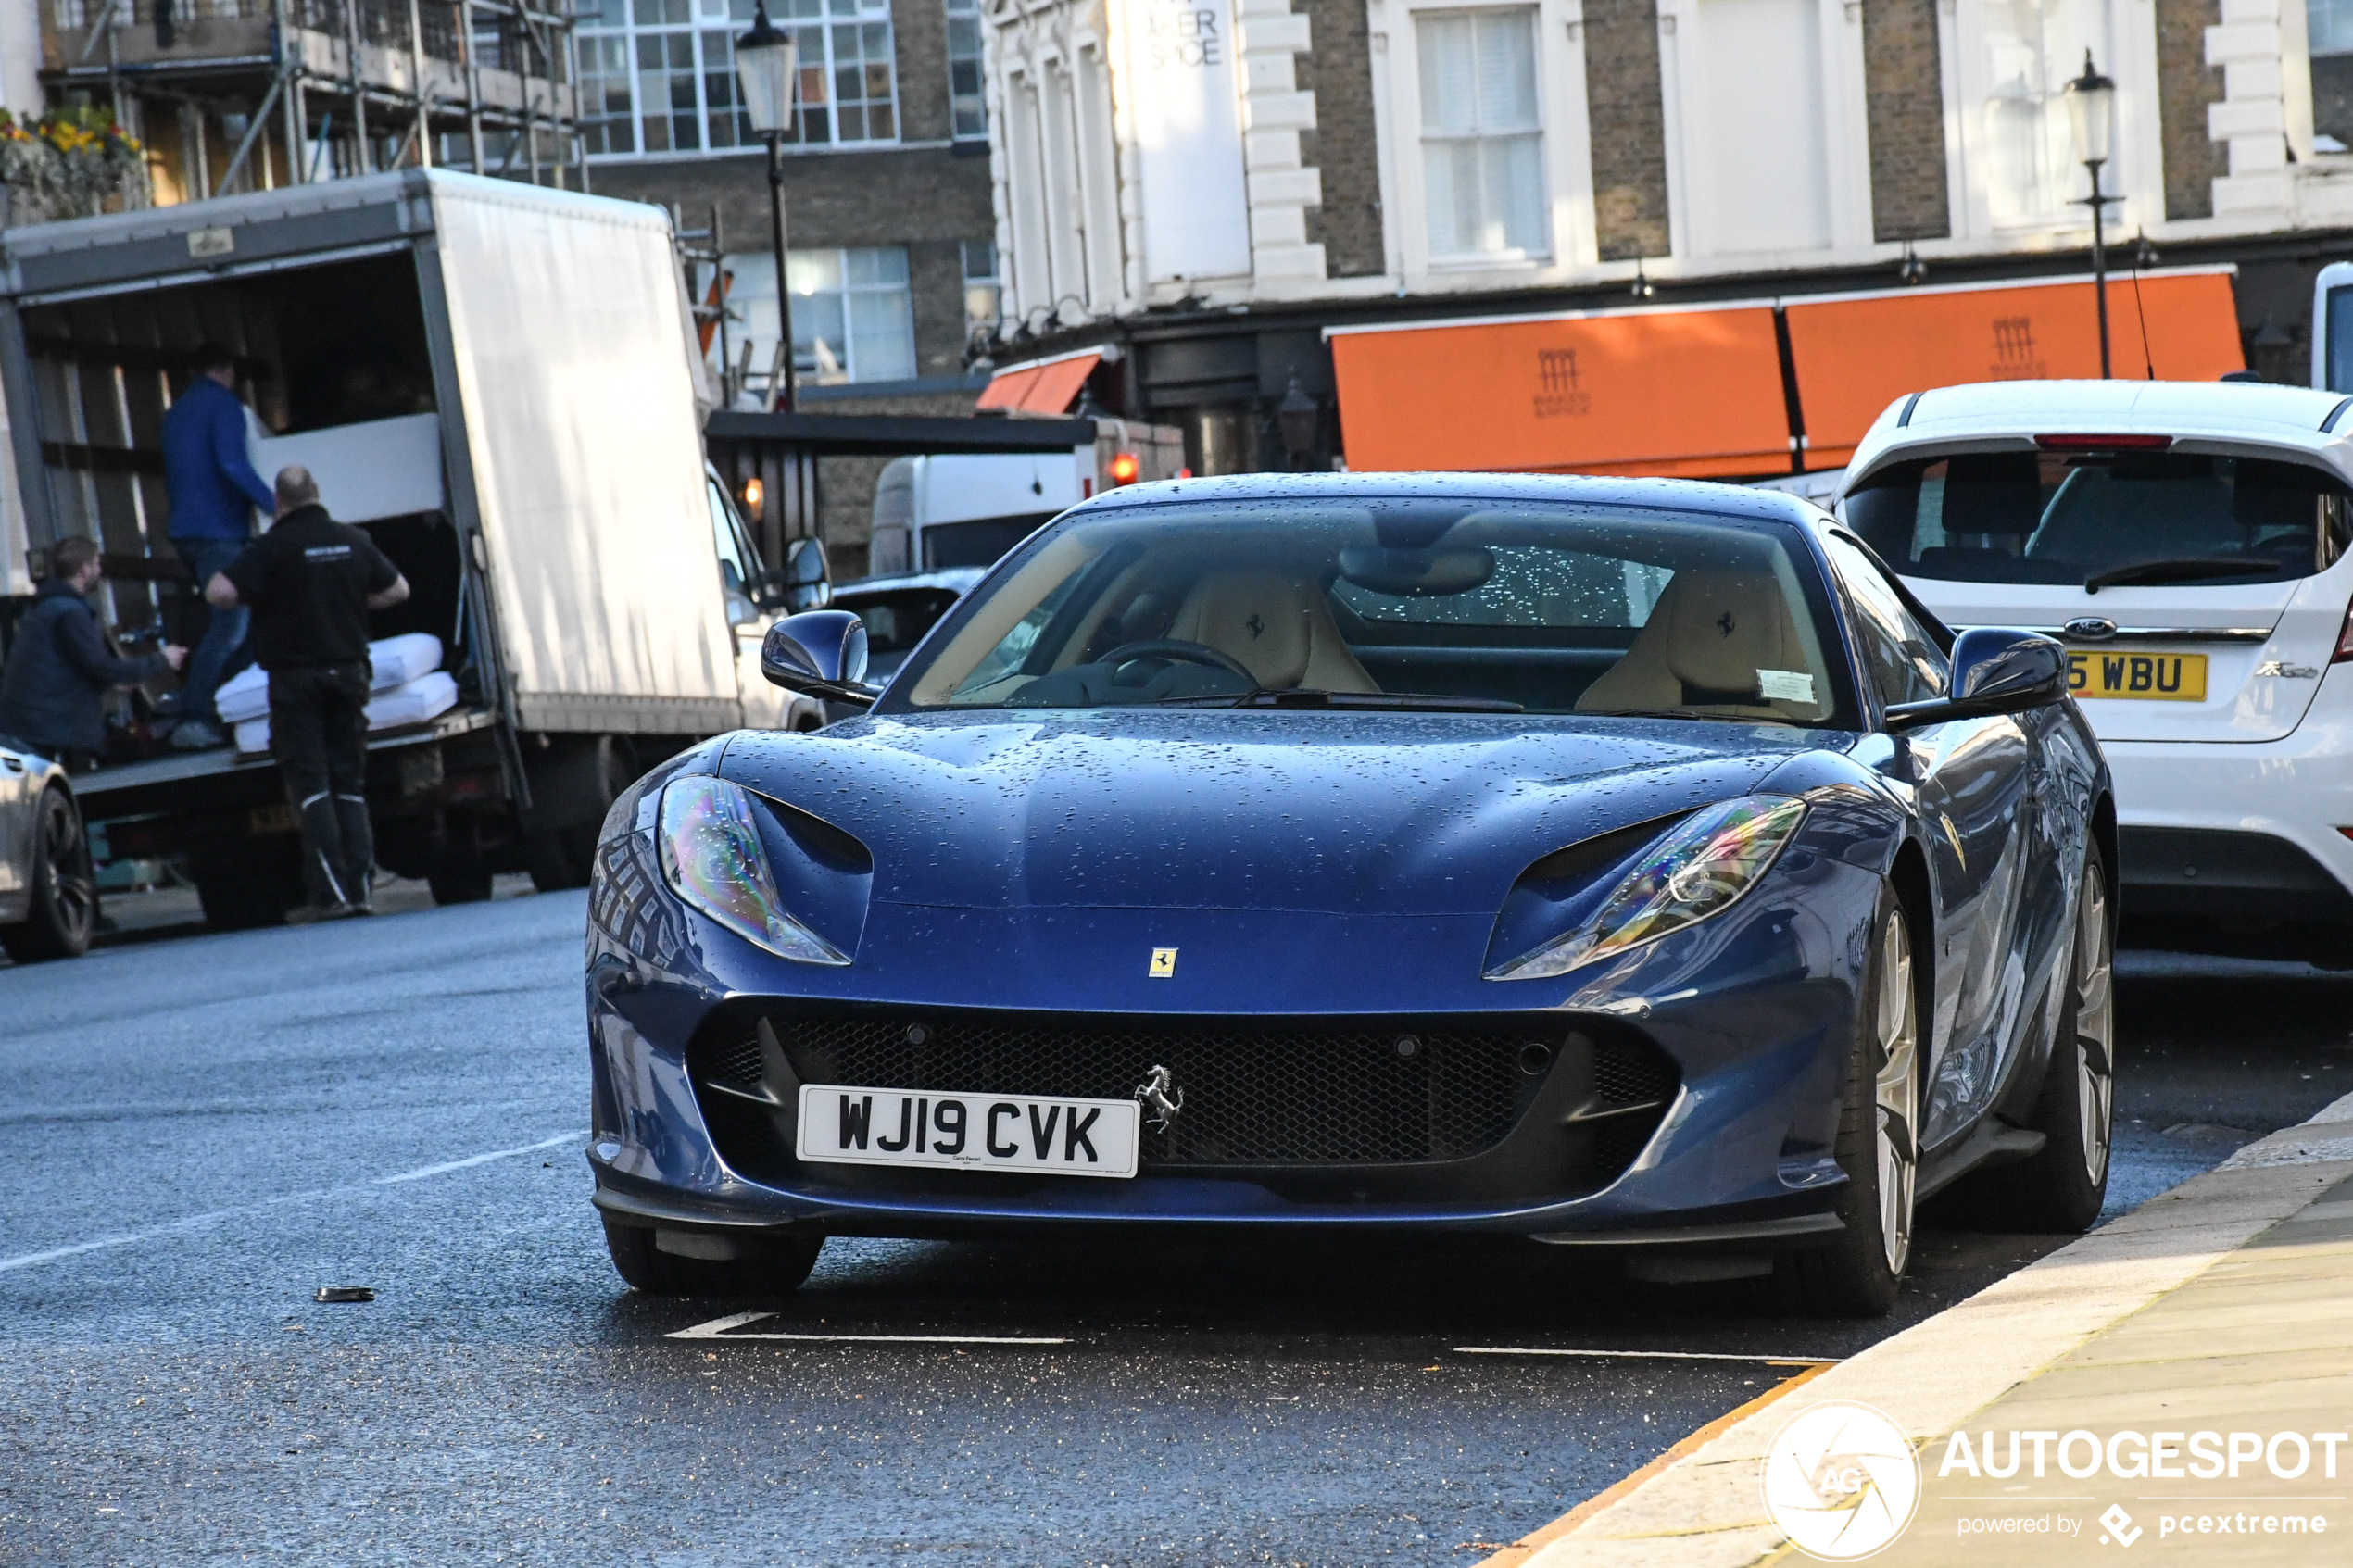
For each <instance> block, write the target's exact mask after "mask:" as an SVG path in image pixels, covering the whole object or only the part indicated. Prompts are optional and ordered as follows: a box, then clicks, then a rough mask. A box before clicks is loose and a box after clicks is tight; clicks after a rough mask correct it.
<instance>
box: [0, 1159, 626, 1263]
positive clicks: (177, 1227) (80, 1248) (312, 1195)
mask: <svg viewBox="0 0 2353 1568" xmlns="http://www.w3.org/2000/svg"><path fill="white" fill-rule="evenodd" d="M586 1136H587V1134H586V1133H585V1131H584V1132H577V1133H560V1134H558V1135H556V1136H554V1137H552V1138H544V1139H542V1140H540V1141H539V1142H538V1143H535V1144H526V1145H524V1146H523V1147H522V1148H501V1149H494V1150H492V1151H491V1152H490V1153H488V1154H477V1155H475V1156H474V1157H473V1158H472V1159H471V1160H451V1161H449V1162H448V1163H447V1164H446V1165H428V1166H426V1167H424V1168H423V1169H422V1170H418V1171H403V1172H401V1173H398V1174H397V1175H391V1176H378V1177H377V1178H375V1180H374V1181H372V1182H361V1183H355V1184H352V1185H346V1186H333V1187H313V1188H311V1189H310V1190H309V1191H308V1192H289V1193H284V1194H282V1195H281V1196H279V1197H276V1198H263V1199H262V1200H261V1201H260V1202H258V1203H241V1204H238V1205H237V1206H236V1207H235V1208H233V1209H215V1210H210V1211H209V1212H207V1213H203V1214H191V1215H189V1216H188V1217H187V1218H186V1219H183V1220H172V1221H169V1222H167V1223H163V1224H160V1225H150V1226H148V1227H147V1228H146V1229H145V1230H137V1231H124V1232H122V1233H121V1234H120V1235H118V1236H98V1237H96V1238H95V1239H94V1240H90V1241H77V1242H75V1243H73V1244H72V1245H70V1246H67V1247H52V1248H46V1249H44V1250H43V1251H40V1252H19V1253H18V1254H17V1255H16V1256H15V1257H13V1258H0V1273H10V1272H11V1271H13V1270H17V1269H30V1268H33V1267H35V1266H37V1265H39V1264H42V1263H54V1262H57V1261H61V1260H63V1259H67V1258H78V1257H80V1256H82V1254H83V1253H85V1252H103V1251H105V1250H107V1248H114V1247H131V1246H134V1245H136V1244H137V1243H139V1242H142V1241H156V1240H159V1239H161V1238H162V1237H164V1236H182V1235H184V1234H186V1233H187V1232H190V1231H197V1230H202V1229H204V1228H205V1227H206V1226H207V1225H216V1224H219V1223H220V1222H221V1221H223V1220H234V1219H238V1218H241V1217H242V1216H244V1215H246V1214H259V1213H263V1212H266V1211H267V1210H271V1209H278V1208H283V1206H284V1205H286V1204H289V1203H308V1202H313V1201H316V1200H317V1199H319V1198H342V1197H348V1196H349V1195H351V1194H353V1193H359V1192H366V1191H367V1190H368V1189H369V1188H370V1187H372V1186H381V1185H384V1184H386V1183H389V1182H415V1181H422V1180H423V1179H424V1178H425V1177H427V1176H437V1175H440V1174H442V1173H445V1172H449V1171H462V1170H464V1169H465V1168H466V1167H468V1166H470V1165H481V1164H484V1163H485V1162H487V1161H489V1160H505V1159H508V1158H510V1157H511V1156H513V1155H518V1154H535V1153H537V1152H538V1151H539V1150H541V1149H543V1148H555V1147H556V1146H557V1145H558V1144H561V1143H570V1142H573V1141H575V1140H577V1139H580V1138H585V1137H586Z"/></svg>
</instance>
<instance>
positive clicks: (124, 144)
mask: <svg viewBox="0 0 2353 1568" xmlns="http://www.w3.org/2000/svg"><path fill="white" fill-rule="evenodd" d="M153 201H154V194H153V192H152V191H151V190H150V188H149V186H148V183H147V157H146V153H145V150H144V149H143V148H142V147H141V146H140V145H139V142H138V139H137V138H136V137H132V136H126V135H124V134H123V133H122V132H121V131H120V129H118V128H117V127H116V125H115V123H114V119H113V117H112V116H111V115H108V114H107V112H106V111H104V110H103V109H95V108H90V107H81V108H67V109H56V110H52V111H51V112H50V113H48V114H46V115H44V116H43V117H42V118H41V119H37V120H32V121H29V122H28V121H24V120H19V119H16V118H15V117H14V116H13V115H11V114H9V113H8V111H7V110H6V109H0V228H8V227H13V226H16V225H19V224H25V223H52V222H55V221H57V220H58V219H61V218H88V217H91V216H93V215H94V214H96V213H99V212H103V211H105V210H107V207H108V205H109V204H110V203H111V204H113V205H115V206H116V207H118V208H119V209H128V208H131V207H147V206H150V205H152V203H153Z"/></svg>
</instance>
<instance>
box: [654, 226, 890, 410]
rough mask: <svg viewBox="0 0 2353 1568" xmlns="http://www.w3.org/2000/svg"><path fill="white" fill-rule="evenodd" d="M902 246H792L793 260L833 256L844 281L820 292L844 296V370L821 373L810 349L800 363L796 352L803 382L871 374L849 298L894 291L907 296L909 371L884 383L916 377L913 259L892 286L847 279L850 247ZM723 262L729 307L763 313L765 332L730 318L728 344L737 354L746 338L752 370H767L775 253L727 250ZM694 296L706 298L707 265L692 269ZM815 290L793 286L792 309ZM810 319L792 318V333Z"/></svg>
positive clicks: (715, 345)
mask: <svg viewBox="0 0 2353 1568" xmlns="http://www.w3.org/2000/svg"><path fill="white" fill-rule="evenodd" d="M906 249H907V247H906V246H904V245H850V246H847V247H844V246H837V245H817V246H812V247H809V248H802V247H799V246H796V247H795V248H794V249H793V250H792V252H791V253H790V255H791V259H792V260H794V261H799V260H803V259H805V258H808V257H820V256H828V255H829V256H831V257H834V265H835V267H836V268H837V270H839V273H840V275H841V277H842V279H843V283H842V286H841V287H840V288H839V289H827V290H824V291H822V292H823V293H824V295H826V296H828V297H830V298H835V299H839V300H840V301H842V306H843V308H842V313H841V315H842V363H841V366H840V369H841V370H842V372H843V373H842V374H840V375H838V376H827V375H825V374H824V373H823V371H822V370H821V369H820V366H819V364H818V362H817V360H816V358H815V356H814V355H813V354H812V356H811V358H810V360H809V362H807V363H801V362H800V361H799V356H798V355H796V356H795V357H794V359H795V369H794V374H795V375H796V376H798V377H799V380H800V382H801V383H802V384H803V385H805V386H850V385H855V384H857V383H859V382H860V381H861V380H862V379H865V380H872V379H875V378H862V377H861V376H860V374H859V370H860V369H861V366H860V364H859V352H858V337H857V329H856V324H855V323H856V317H855V315H854V313H853V312H852V311H851V310H850V309H849V299H850V297H851V296H852V295H898V296H899V297H900V299H902V300H904V301H905V303H906V307H907V317H906V324H907V347H908V360H909V365H910V370H909V372H908V374H907V375H906V376H905V377H900V376H892V377H889V378H887V383H896V382H899V381H901V380H914V379H918V378H920V377H921V376H922V374H923V348H922V345H920V344H919V343H917V341H916V339H915V320H914V306H915V277H914V270H913V267H912V258H909V265H908V270H907V274H906V281H905V282H902V283H899V284H892V285H883V284H873V283H866V284H858V283H851V282H849V281H848V280H849V257H850V254H851V253H852V252H854V251H898V252H899V253H900V255H901V257H905V255H906ZM722 264H723V265H724V266H725V267H726V268H727V269H728V270H730V271H732V272H733V273H734V274H735V277H736V283H735V287H734V288H733V289H732V290H731V291H730V293H729V295H728V299H729V303H730V306H731V307H732V308H733V309H735V310H736V311H743V310H745V309H746V308H747V307H758V308H759V309H760V310H761V312H762V314H763V315H764V316H765V317H766V318H767V319H766V320H764V321H763V322H761V326H762V328H763V329H764V331H763V332H758V333H755V332H751V331H750V323H749V320H746V319H745V318H744V317H743V316H740V315H738V316H735V317H733V318H732V320H735V321H736V323H737V324H736V328H735V331H734V332H733V333H732V334H730V337H729V341H728V346H729V347H730V348H732V349H733V350H735V352H736V353H737V354H741V353H742V352H743V345H745V343H747V342H749V343H750V344H751V345H752V351H751V368H752V370H753V372H754V374H755V375H757V374H761V373H764V372H765V371H766V370H767V369H768V366H769V364H770V362H771V361H772V360H773V359H774V357H775V351H776V337H775V333H776V326H777V322H776V318H775V308H776V307H775V298H776V294H775V288H776V284H775V278H776V266H775V261H774V257H773V256H772V255H771V254H770V253H768V252H766V251H741V252H730V253H728V254H727V255H726V256H725V257H723V258H722ZM787 280H788V281H789V266H788V268H787ZM695 289H696V295H695V297H696V298H698V299H700V298H702V297H704V296H705V295H707V294H708V293H709V292H710V289H711V271H710V268H709V267H708V265H698V267H697V268H696V269H695ZM818 292H819V291H815V290H812V291H810V292H807V293H804V292H802V291H801V290H799V289H795V290H793V296H792V297H793V309H794V310H795V312H797V313H798V312H800V311H802V310H803V309H804V302H806V301H809V300H812V299H814V298H816V297H817V294H818ZM808 320H809V319H808V318H807V317H806V316H805V315H799V314H796V317H795V319H794V323H793V325H794V328H795V330H796V332H799V331H802V330H806V327H807V325H808ZM718 351H719V342H718V338H717V337H716V336H715V335H714V336H713V338H712V340H711V356H713V357H715V356H716V355H717V353H718ZM712 368H713V370H714V371H724V370H727V369H729V367H727V366H724V365H719V364H717V363H716V360H715V358H714V359H713V364H712ZM887 383H886V384H887Z"/></svg>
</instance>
